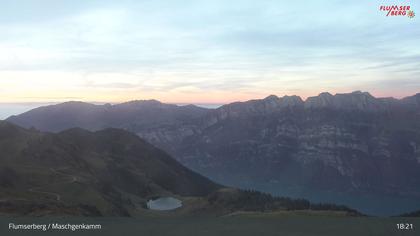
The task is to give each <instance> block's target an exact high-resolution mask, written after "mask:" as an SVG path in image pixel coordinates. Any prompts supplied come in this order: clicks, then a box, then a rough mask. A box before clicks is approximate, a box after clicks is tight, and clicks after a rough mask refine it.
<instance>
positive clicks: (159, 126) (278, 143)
mask: <svg viewBox="0 0 420 236" xmlns="http://www.w3.org/2000/svg"><path fill="white" fill-rule="evenodd" d="M139 103H145V104H148V105H150V106H148V109H149V110H145V109H143V108H142V107H143V106H140V105H138V104H139ZM76 104H79V103H64V104H58V105H55V106H48V107H42V108H37V109H34V110H32V111H29V112H26V113H24V114H21V115H18V116H13V117H10V118H9V119H8V120H9V121H10V122H13V123H16V124H18V125H22V126H24V127H32V126H33V127H36V128H38V129H41V130H45V131H59V130H64V129H67V128H70V127H73V126H77V127H83V128H87V129H90V130H96V129H98V128H100V127H117V128H123V129H126V130H129V131H131V132H134V133H136V134H137V135H138V136H140V137H142V138H144V139H146V140H148V141H149V142H151V143H152V144H154V145H156V146H158V147H160V148H162V149H163V150H165V151H167V152H168V153H170V154H171V155H172V156H174V157H175V158H176V159H177V160H178V161H180V162H181V163H182V164H184V165H186V166H187V167H189V168H191V169H193V170H195V171H197V172H199V173H201V174H204V175H205V176H208V177H210V178H211V179H213V180H216V181H217V182H220V183H223V184H227V185H231V186H239V187H242V188H251V189H259V190H264V191H269V192H271V193H276V194H277V193H279V192H281V190H283V189H298V190H297V192H298V194H299V193H300V192H301V191H309V190H313V189H315V190H317V191H318V190H322V191H332V192H333V193H351V194H352V193H354V194H359V195H360V194H374V195H378V196H396V197H400V196H405V197H414V198H419V197H420V189H419V188H418V186H420V171H419V170H420V122H419V120H420V94H416V95H414V96H411V97H406V98H403V99H394V98H375V97H373V96H372V95H370V94H369V93H366V92H359V91H357V92H353V93H349V94H336V95H332V94H329V93H321V94H320V95H318V96H315V97H310V98H308V99H307V100H306V101H303V100H302V99H301V98H300V97H297V96H284V97H280V98H279V97H277V96H274V95H271V96H268V97H267V98H264V99H258V100H251V101H247V102H236V103H231V104H227V105H224V106H222V107H220V108H218V109H203V108H197V107H194V106H189V109H188V110H185V109H186V108H185V107H180V106H174V105H163V104H161V103H158V102H155V101H154V102H152V104H150V102H147V101H143V102H133V103H125V104H123V105H124V106H129V107H131V108H130V109H131V110H135V111H136V112H134V113H135V114H136V116H130V117H128V116H126V115H124V114H125V113H124V112H121V113H120V112H115V113H112V112H111V113H112V115H110V114H111V113H106V112H100V113H95V114H100V115H93V113H89V112H79V111H77V109H76V110H75V109H70V108H71V107H73V106H76ZM79 106H80V107H89V106H93V107H95V109H99V108H100V109H102V110H107V109H108V111H112V110H118V109H117V107H119V106H120V105H114V106H109V105H108V106H107V105H105V106H95V105H90V104H84V103H81V104H79V105H77V107H79ZM162 106H164V107H166V106H170V107H171V109H172V110H170V111H169V110H168V111H167V112H163V113H162V114H163V117H165V119H164V121H162V119H163V118H159V116H153V117H152V118H151V117H150V116H149V114H160V112H162V109H161V107H162ZM98 107H99V108H98ZM107 107H108V108H107ZM109 107H111V108H109ZM182 109H184V110H183V111H182V112H181V110H182ZM87 110H90V109H87ZM152 110H153V111H155V112H156V113H152V112H151V111H152ZM134 113H132V114H134ZM179 113H183V116H180V115H179ZM84 114H85V115H86V114H88V115H86V116H87V117H89V119H91V120H92V122H88V123H86V122H85V118H84ZM171 114H172V115H171ZM118 116H121V117H124V119H122V118H121V119H120V121H121V122H114V120H115V119H116V118H115V117H118ZM154 117H157V118H154ZM111 121H112V122H111ZM91 123H93V124H94V125H90V124H91Z"/></svg>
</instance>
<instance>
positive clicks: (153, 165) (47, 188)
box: [0, 122, 220, 215]
mask: <svg viewBox="0 0 420 236" xmlns="http://www.w3.org/2000/svg"><path fill="white" fill-rule="evenodd" d="M0 150H1V156H0V166H1V168H0V176H1V177H2V178H1V181H0V189H1V190H2V191H1V193H0V199H1V201H0V202H2V204H4V202H9V204H12V203H13V202H16V201H18V202H19V201H20V203H19V204H17V205H16V206H17V207H20V206H22V207H24V206H27V207H34V205H31V204H44V205H43V206H44V207H45V206H57V204H58V205H59V206H61V208H62V209H64V210H63V212H66V211H67V210H69V209H71V210H76V209H78V208H80V207H83V206H85V207H86V206H88V207H87V208H89V207H90V208H89V209H94V210H93V212H94V213H95V214H96V213H97V214H102V215H128V214H129V209H130V208H133V209H134V208H135V207H134V205H136V204H142V203H144V201H145V199H148V198H150V197H154V196H159V195H177V196H201V197H204V196H207V195H208V194H210V193H211V192H214V191H215V190H217V189H218V188H220V186H219V185H217V184H215V183H213V182H211V181H209V180H207V179H206V178H204V177H202V176H200V175H198V174H196V173H194V172H192V171H190V170H188V169H187V168H185V167H183V166H182V165H180V164H179V163H177V162H176V161H175V160H174V159H172V158H171V157H170V156H168V155H167V154H166V153H164V152H163V151H161V150H159V149H157V148H155V147H153V146H152V145H150V144H148V143H146V142H144V141H143V140H141V139H140V138H139V137H137V136H136V135H133V134H131V133H128V132H126V131H123V130H118V129H107V130H103V131H98V132H95V133H92V132H89V131H86V130H82V129H71V130H67V131H64V132H61V133H58V134H51V133H41V132H38V131H31V130H26V129H22V128H19V127H17V126H15V125H11V124H9V123H7V122H0ZM50 203H51V204H50ZM28 204H29V205H28ZM63 204H64V206H65V207H64V206H63ZM66 204H68V205H66ZM57 207H58V206H57ZM58 208H59V207H58ZM71 210H70V211H71ZM91 213H92V212H91Z"/></svg>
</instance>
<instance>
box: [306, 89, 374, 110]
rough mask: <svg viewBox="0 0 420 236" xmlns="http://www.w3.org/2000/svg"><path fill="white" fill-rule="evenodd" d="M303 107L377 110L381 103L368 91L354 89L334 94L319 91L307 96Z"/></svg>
mask: <svg viewBox="0 0 420 236" xmlns="http://www.w3.org/2000/svg"><path fill="white" fill-rule="evenodd" d="M305 107H306V108H334V109H350V110H351V109H357V110H377V109H379V108H381V107H382V103H381V102H380V100H378V99H376V98H375V97H373V96H372V95H371V94H370V93H368V92H361V91H354V92H352V93H338V94H335V95H331V94H330V93H321V94H319V95H318V96H315V97H309V98H308V99H307V100H306V102H305Z"/></svg>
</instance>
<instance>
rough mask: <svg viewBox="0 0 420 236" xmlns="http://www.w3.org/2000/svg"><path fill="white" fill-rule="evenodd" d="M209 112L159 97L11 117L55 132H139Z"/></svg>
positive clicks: (74, 105)
mask: <svg viewBox="0 0 420 236" xmlns="http://www.w3.org/2000/svg"><path fill="white" fill-rule="evenodd" d="M206 112H207V109H205V108H201V107H197V106H194V105H187V106H177V105H172V104H164V103H161V102H158V101H156V100H139V101H131V102H126V103H121V104H117V105H110V104H105V105H94V104H89V103H84V102H65V103H62V104H57V105H50V106H45V107H39V108H35V109H33V110H31V111H29V112H25V113H23V114H21V115H19V116H12V117H9V118H8V119H7V120H8V121H10V122H12V123H14V124H17V125H19V126H21V127H25V128H30V127H36V128H37V129H40V130H42V131H51V132H59V131H63V130H66V129H70V128H75V127H78V128H84V129H88V130H93V131H94V130H101V129H104V128H109V127H113V128H123V129H130V130H132V131H135V130H136V129H141V128H151V127H154V126H155V125H173V124H181V123H183V122H184V121H187V120H190V119H194V118H197V117H200V116H202V115H203V114H205V113H206Z"/></svg>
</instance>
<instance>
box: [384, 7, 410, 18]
mask: <svg viewBox="0 0 420 236" xmlns="http://www.w3.org/2000/svg"><path fill="white" fill-rule="evenodd" d="M379 11H383V12H385V13H386V16H407V17H408V18H414V16H416V14H415V13H414V11H413V10H412V9H411V6H405V5H389V6H380V7H379Z"/></svg>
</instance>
